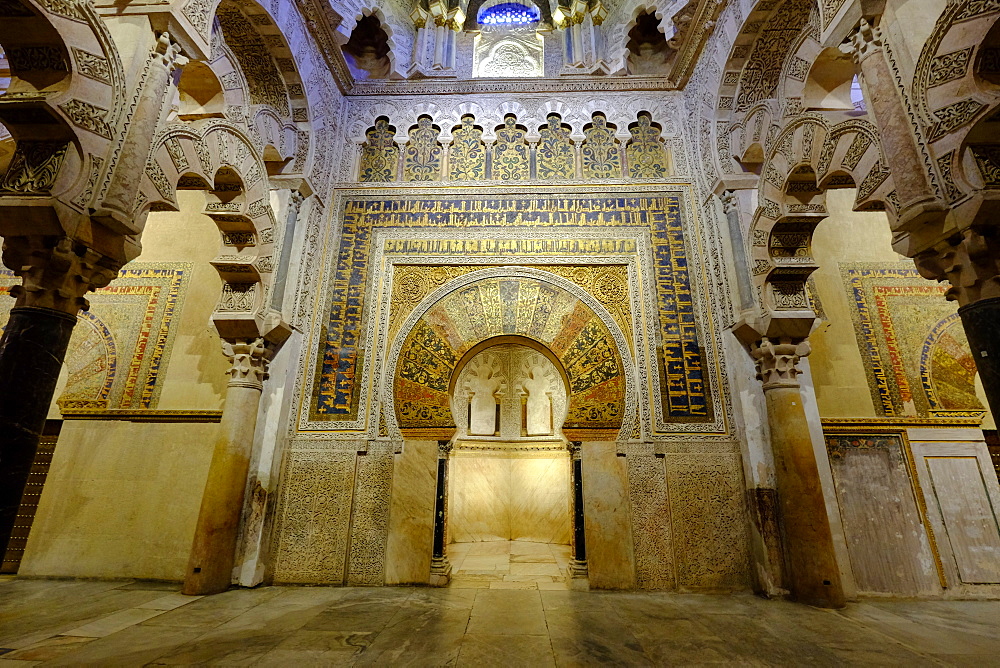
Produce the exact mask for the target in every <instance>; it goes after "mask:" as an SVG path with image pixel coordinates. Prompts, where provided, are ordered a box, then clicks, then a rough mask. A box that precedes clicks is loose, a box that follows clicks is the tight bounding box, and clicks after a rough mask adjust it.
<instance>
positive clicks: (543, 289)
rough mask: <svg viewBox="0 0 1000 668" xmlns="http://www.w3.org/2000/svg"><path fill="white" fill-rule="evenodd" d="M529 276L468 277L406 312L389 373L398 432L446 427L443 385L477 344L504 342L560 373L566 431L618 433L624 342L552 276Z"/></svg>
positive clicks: (626, 383)
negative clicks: (518, 341) (523, 345)
mask: <svg viewBox="0 0 1000 668" xmlns="http://www.w3.org/2000/svg"><path fill="white" fill-rule="evenodd" d="M475 273H479V272H475ZM534 273H535V274H536V275H524V274H521V275H517V274H514V275H507V276H490V277H482V278H480V279H479V280H476V279H475V278H474V277H473V276H472V275H470V276H469V277H468V278H471V279H472V280H469V281H463V283H464V284H461V285H455V284H454V283H452V284H451V285H450V286H445V288H449V287H450V288H451V289H445V291H444V292H443V293H438V294H435V295H432V296H431V297H429V298H428V299H427V300H425V303H424V305H423V306H424V308H422V309H421V308H418V309H417V310H416V311H415V312H414V317H413V321H412V324H411V326H410V327H409V328H406V327H404V328H403V330H402V331H401V333H400V335H399V336H398V338H397V344H396V345H398V346H399V354H398V357H395V358H394V359H396V363H395V367H394V368H393V370H392V388H391V392H392V395H393V403H394V406H395V417H396V419H397V420H398V424H399V427H400V428H401V429H404V430H407V429H440V430H442V431H443V432H447V431H448V430H454V427H455V425H454V420H453V418H452V414H451V395H450V384H451V381H452V380H453V376H454V374H455V373H456V370H457V369H458V368H459V366H460V362H461V360H462V359H463V358H464V357H466V356H467V354H468V353H469V352H470V351H472V350H473V349H476V348H477V347H478V346H480V345H481V344H482V343H483V342H484V341H490V340H506V339H509V338H511V337H520V338H523V339H527V340H530V341H532V342H535V343H536V344H537V345H538V346H540V347H542V348H544V349H546V350H548V351H550V352H551V354H552V356H553V357H554V358H555V359H556V360H558V363H559V365H560V366H561V367H562V369H564V370H565V373H566V380H567V383H568V389H569V401H568V404H569V405H568V410H567V416H566V422H565V427H566V428H568V429H581V430H595V431H602V432H608V431H612V432H617V431H618V430H620V429H621V425H622V421H623V418H624V417H625V412H626V397H627V396H628V392H629V391H630V390H631V389H632V388H631V386H632V381H631V379H630V377H629V374H630V373H631V363H630V360H626V359H623V357H622V351H623V350H626V351H627V347H626V344H625V341H624V337H623V336H622V335H621V332H620V331H616V332H613V331H612V330H617V329H618V328H617V326H616V325H614V322H613V321H612V320H611V317H610V315H609V314H607V313H599V312H598V310H600V307H599V306H596V308H595V305H593V304H588V303H586V302H585V301H584V299H582V298H581V296H578V295H575V294H572V293H571V292H570V291H569V290H568V289H567V288H566V287H564V286H561V285H559V284H558V283H557V282H556V281H558V279H557V278H556V277H553V279H555V280H553V281H549V280H546V278H544V277H541V276H538V275H537V274H541V273H542V272H534ZM616 335H617V336H616ZM394 347H395V346H394ZM626 354H627V352H626ZM390 359H393V358H392V357H391V358H390ZM446 435H450V433H448V434H446Z"/></svg>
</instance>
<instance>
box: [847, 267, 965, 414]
mask: <svg viewBox="0 0 1000 668" xmlns="http://www.w3.org/2000/svg"><path fill="white" fill-rule="evenodd" d="M841 271H842V273H843V276H844V281H845V283H846V287H847V290H848V295H849V299H850V301H851V302H853V305H854V313H853V318H854V321H855V325H856V327H855V331H856V333H857V338H858V346H859V348H860V350H861V357H862V360H863V362H864V364H865V371H866V372H867V375H868V381H869V383H868V384H869V386H870V387H871V391H872V399H873V402H874V405H875V411H876V413H878V414H879V415H887V416H903V415H918V416H922V417H928V416H934V415H937V414H940V413H941V412H949V413H953V414H954V412H955V411H959V412H969V411H973V412H975V411H982V410H984V407H983V405H982V403H981V402H980V401H979V399H978V398H977V397H976V390H975V377H976V365H975V360H974V359H973V358H972V352H971V350H970V348H969V343H968V340H967V339H966V338H965V331H964V330H963V328H962V323H961V320H960V318H959V316H958V314H957V313H955V305H954V304H953V303H951V302H948V301H946V300H945V299H944V291H945V288H944V287H943V286H941V285H938V284H935V283H931V282H929V281H927V280H926V279H924V278H923V277H921V276H920V274H919V273H917V270H916V269H914V268H912V267H908V266H905V265H904V266H900V265H899V264H895V265H893V264H876V263H851V264H841Z"/></svg>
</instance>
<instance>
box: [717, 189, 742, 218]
mask: <svg viewBox="0 0 1000 668" xmlns="http://www.w3.org/2000/svg"><path fill="white" fill-rule="evenodd" d="M719 199H720V200H722V211H723V213H726V214H730V213H733V212H737V213H738V212H739V210H740V198H739V196H737V194H736V191H735V190H723V191H722V194H721V195H719Z"/></svg>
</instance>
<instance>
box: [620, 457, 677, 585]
mask: <svg viewBox="0 0 1000 668" xmlns="http://www.w3.org/2000/svg"><path fill="white" fill-rule="evenodd" d="M626 461H627V464H628V495H629V504H630V505H631V506H632V541H633V543H634V544H635V575H636V585H637V586H638V587H639V588H641V589H673V588H674V586H676V581H675V579H674V556H673V546H672V544H671V543H672V538H671V526H670V500H669V499H668V497H667V472H666V470H665V469H664V467H663V458H661V457H654V456H651V455H638V454H636V455H631V454H630V455H629V456H628V457H627V458H626Z"/></svg>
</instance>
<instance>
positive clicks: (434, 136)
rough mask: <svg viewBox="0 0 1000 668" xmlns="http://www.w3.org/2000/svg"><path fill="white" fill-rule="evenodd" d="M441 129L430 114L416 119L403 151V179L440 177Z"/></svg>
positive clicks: (427, 179) (433, 178)
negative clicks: (439, 137)
mask: <svg viewBox="0 0 1000 668" xmlns="http://www.w3.org/2000/svg"><path fill="white" fill-rule="evenodd" d="M440 134H441V129H440V128H438V127H437V126H436V125H434V123H433V122H432V121H431V119H430V116H421V117H420V118H418V119H417V126H416V127H415V128H412V129H411V130H410V141H409V142H407V144H406V150H405V151H403V180H404V181H438V180H439V179H440V178H441V144H439V143H438V135H440Z"/></svg>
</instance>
